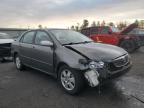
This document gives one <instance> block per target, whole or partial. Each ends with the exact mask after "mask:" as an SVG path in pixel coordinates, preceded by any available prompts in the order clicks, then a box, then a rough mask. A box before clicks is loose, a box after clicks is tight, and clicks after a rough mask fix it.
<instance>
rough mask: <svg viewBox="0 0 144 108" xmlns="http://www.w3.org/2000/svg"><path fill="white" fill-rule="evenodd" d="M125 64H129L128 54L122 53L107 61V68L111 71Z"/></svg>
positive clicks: (119, 68)
mask: <svg viewBox="0 0 144 108" xmlns="http://www.w3.org/2000/svg"><path fill="white" fill-rule="evenodd" d="M127 65H129V56H128V55H124V56H122V57H119V58H117V59H115V60H113V61H112V62H110V63H108V64H107V68H108V70H109V71H110V72H113V71H117V70H121V69H122V68H123V67H124V66H127Z"/></svg>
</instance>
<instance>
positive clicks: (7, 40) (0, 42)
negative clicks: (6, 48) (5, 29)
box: [0, 39, 14, 44]
mask: <svg viewBox="0 0 144 108" xmlns="http://www.w3.org/2000/svg"><path fill="white" fill-rule="evenodd" d="M13 41H14V40H13V39H0V44H5V43H12V42H13Z"/></svg>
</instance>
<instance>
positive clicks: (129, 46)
mask: <svg viewBox="0 0 144 108" xmlns="http://www.w3.org/2000/svg"><path fill="white" fill-rule="evenodd" d="M120 47H122V48H124V49H125V50H126V51H127V52H129V53H132V52H134V51H135V50H136V44H135V42H134V41H132V40H123V41H122V42H121V43H120Z"/></svg>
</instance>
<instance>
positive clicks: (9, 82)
mask: <svg viewBox="0 0 144 108" xmlns="http://www.w3.org/2000/svg"><path fill="white" fill-rule="evenodd" d="M131 57H132V61H133V68H132V69H131V71H130V72H129V73H127V74H126V75H124V76H122V77H121V78H118V79H117V80H115V81H114V82H113V83H110V84H108V85H105V86H103V87H102V88H101V93H99V92H98V88H90V87H87V88H86V89H85V91H84V92H82V93H81V94H80V95H78V96H71V95H68V94H66V93H65V92H64V91H63V90H62V89H60V87H59V85H58V84H57V81H56V80H55V79H54V78H52V77H51V76H49V75H46V74H43V73H41V72H39V71H36V70H33V69H26V70H25V71H23V72H19V71H17V70H16V68H15V65H14V64H13V63H12V62H6V63H1V64H0V108H46V107H48V108H96V107H97V108H144V47H143V48H141V49H140V50H138V51H137V52H135V53H133V54H131Z"/></svg>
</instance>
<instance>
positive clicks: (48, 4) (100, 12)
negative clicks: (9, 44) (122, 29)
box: [0, 0, 144, 28]
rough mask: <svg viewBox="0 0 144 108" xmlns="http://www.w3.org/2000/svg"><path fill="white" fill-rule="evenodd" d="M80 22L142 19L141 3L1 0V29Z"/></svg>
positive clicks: (132, 0) (130, 0)
mask: <svg viewBox="0 0 144 108" xmlns="http://www.w3.org/2000/svg"><path fill="white" fill-rule="evenodd" d="M83 19H88V20H89V21H91V22H92V21H93V20H95V21H98V20H99V21H102V20H106V21H108V22H110V21H114V22H119V21H125V20H126V21H128V22H132V21H135V19H144V0H0V27H28V26H30V27H37V26H38V25H39V24H41V25H43V26H47V27H50V28H51V27H52V28H53V27H59V28H67V27H69V26H71V25H73V24H74V25H75V24H77V22H79V23H82V21H83Z"/></svg>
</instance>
